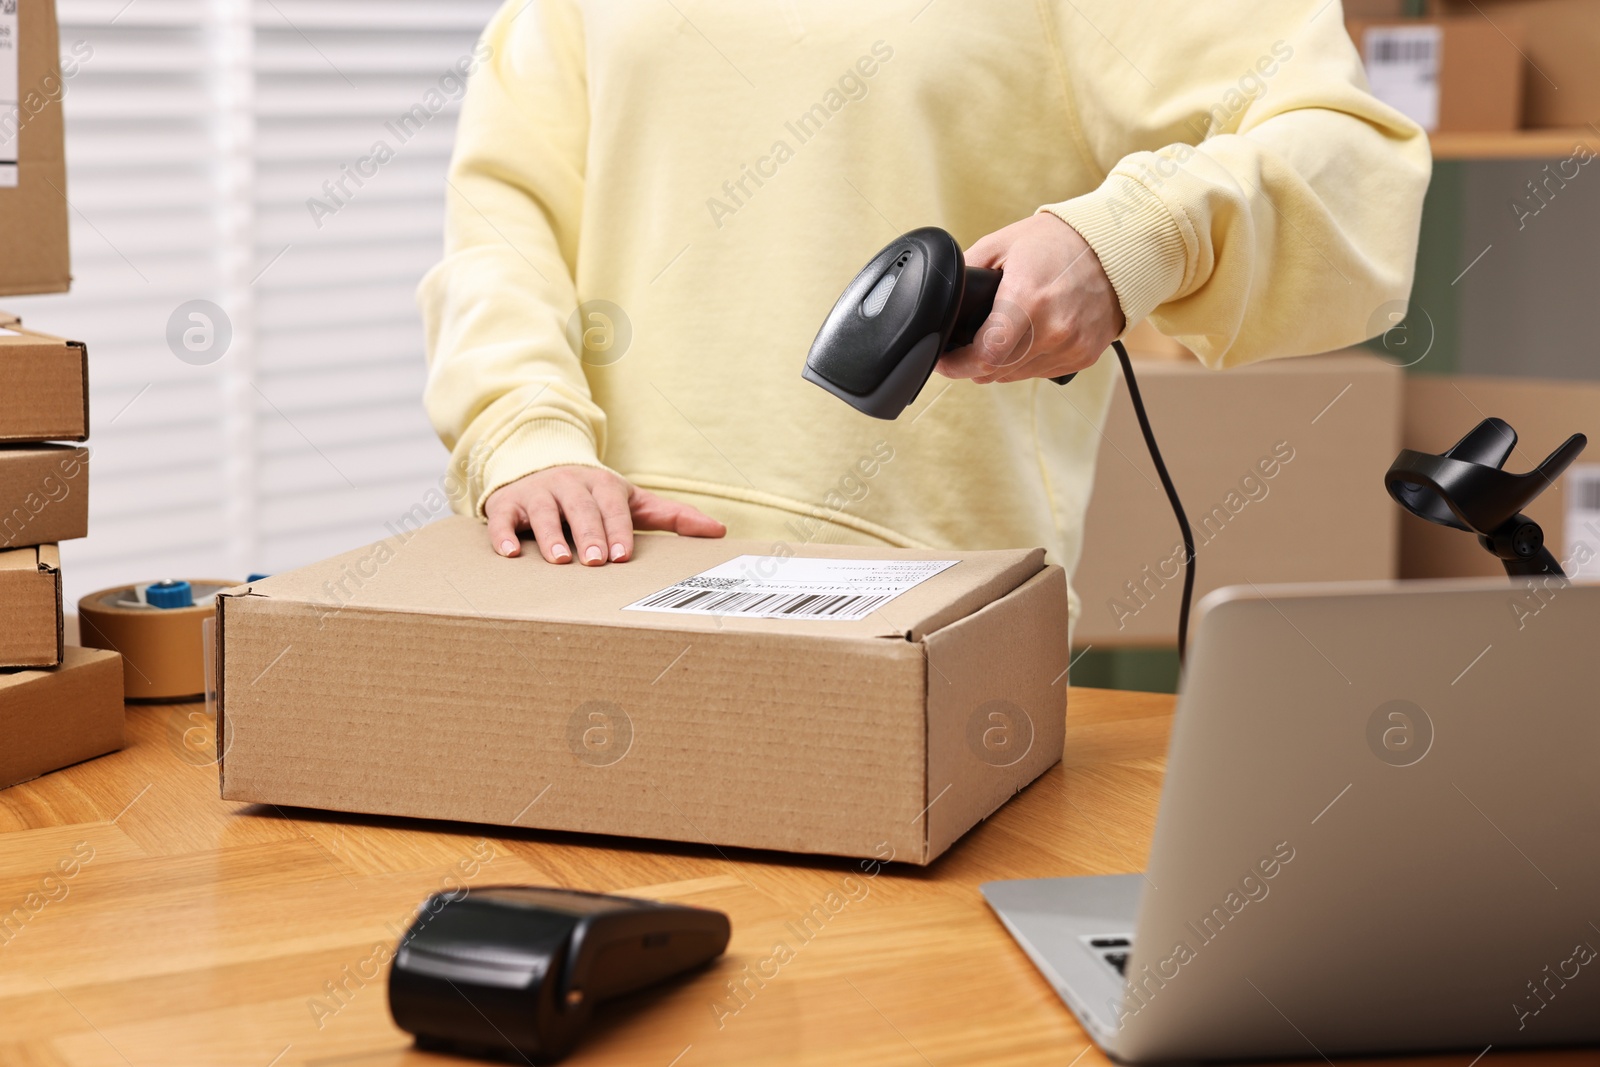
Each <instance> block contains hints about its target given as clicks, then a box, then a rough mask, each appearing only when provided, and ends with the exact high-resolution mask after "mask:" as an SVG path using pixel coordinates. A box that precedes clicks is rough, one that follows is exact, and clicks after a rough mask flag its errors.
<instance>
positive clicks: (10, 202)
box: [0, 3, 123, 788]
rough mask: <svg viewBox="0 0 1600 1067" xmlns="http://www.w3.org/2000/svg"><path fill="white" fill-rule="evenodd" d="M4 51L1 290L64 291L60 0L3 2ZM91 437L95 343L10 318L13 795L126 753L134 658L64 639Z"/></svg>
mask: <svg viewBox="0 0 1600 1067" xmlns="http://www.w3.org/2000/svg"><path fill="white" fill-rule="evenodd" d="M0 45H3V46H4V47H5V48H6V49H7V50H8V51H10V52H11V53H12V55H11V56H10V58H11V59H13V60H14V62H8V63H4V64H0V100H3V101H7V105H6V106H3V107H0V232H4V233H5V242H6V244H5V254H4V255H3V256H0V295H15V294H21V293H53V292H62V291H64V290H66V288H67V286H68V284H69V282H70V281H71V274H70V271H69V267H68V250H67V203H66V195H65V193H64V192H63V190H64V189H65V188H66V176H65V165H64V162H63V160H64V159H65V156H64V154H63V152H62V133H61V91H62V87H63V83H62V78H61V63H60V55H59V50H58V47H57V34H56V20H55V10H54V7H53V5H51V4H48V3H29V4H20V5H18V4H11V5H0ZM12 78H15V82H16V83H15V84H10V81H11V79H12ZM12 101H14V102H15V103H14V104H12V103H11V102H12ZM88 436H89V383H88V359H87V354H86V352H85V350H84V346H83V345H82V344H80V343H78V342H76V341H68V340H65V339H63V338H60V337H52V336H50V335H49V334H43V333H38V332H36V331H34V330H30V329H27V328H25V327H24V326H23V325H22V322H21V320H20V319H19V318H18V317H17V316H15V315H11V314H7V313H5V312H0V788H3V787H5V786H9V785H15V784H16V783H17V782H22V781H26V780H28V779H30V778H35V777H37V776H39V775H41V774H44V773H46V772H48V771H53V770H56V769H57V768H59V767H64V766H66V765H67V764H69V763H76V762H78V761H79V760H85V759H89V758H90V757H92V756H98V755H101V754H103V753H105V752H109V751H112V750H113V749H118V748H121V747H122V743H123V709H122V662H121V660H122V657H121V656H120V655H118V654H117V653H115V652H104V651H101V650H99V649H84V648H75V647H68V646H67V645H66V643H65V640H64V637H65V626H64V624H63V618H62V611H61V556H60V553H59V551H58V549H57V543H58V542H60V541H64V540H67V539H69V538H73V537H83V536H85V535H86V534H87V533H88V532H89V531H88V525H89V509H88V497H89V450H88V449H87V448H84V447H82V446H81V445H75V444H51V443H49V442H62V441H67V442H81V441H83V440H85V439H86V438H87V437H88Z"/></svg>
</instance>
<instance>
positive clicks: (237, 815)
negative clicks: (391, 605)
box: [0, 689, 1597, 1067]
mask: <svg viewBox="0 0 1600 1067" xmlns="http://www.w3.org/2000/svg"><path fill="white" fill-rule="evenodd" d="M1070 708H1071V713H1070V714H1069V716H1068V723H1069V728H1068V731H1067V759H1066V761H1065V762H1064V763H1063V764H1062V765H1061V766H1058V767H1056V768H1054V769H1052V770H1051V771H1050V772H1049V773H1048V774H1046V775H1045V776H1044V777H1043V778H1042V779H1040V780H1039V781H1038V782H1037V783H1036V784H1035V785H1033V786H1032V787H1030V788H1029V789H1028V790H1027V791H1026V792H1024V793H1023V794H1022V795H1020V796H1018V797H1016V798H1015V799H1014V800H1012V801H1011V802H1010V803H1009V804H1008V805H1007V806H1006V807H1005V808H1004V809H1002V810H1001V811H1000V812H998V813H997V814H996V815H995V816H994V817H993V818H991V819H990V820H989V821H988V822H987V823H985V824H983V825H982V826H979V827H978V828H977V829H975V830H973V831H972V832H971V833H970V834H968V835H967V836H966V837H965V838H964V839H963V840H962V841H961V842H959V843H958V844H957V845H956V846H955V847H954V848H953V849H952V850H951V851H950V852H949V853H948V854H947V855H946V856H944V857H943V858H942V859H941V860H940V861H939V862H938V863H936V864H935V865H934V866H933V867H931V868H929V869H924V870H919V869H915V868H900V867H890V868H886V869H884V871H883V872H882V873H881V874H878V875H877V876H876V877H874V878H864V877H862V874H861V871H860V870H859V868H858V867H857V865H856V864H855V863H852V862H850V861H846V860H830V859H818V858H805V857H795V856H790V855H785V854H779V853H761V852H748V851H739V850H729V851H728V852H727V853H724V852H722V851H719V850H717V849H714V848H708V847H697V846H689V845H671V844H660V843H655V842H649V841H634V840H626V839H617V838H600V837H586V836H581V835H573V834H557V833H540V832H533V831H513V832H508V831H506V830H504V829H501V828H498V827H476V826H464V825H460V824H451V823H426V822H407V821H402V820H394V819H378V818H366V817H359V816H347V815H338V814H330V813H321V812H312V811H304V810H287V811H279V810H277V809H275V808H271V807H267V808H261V807H254V806H241V805H238V804H233V803H228V802H224V801H222V800H220V799H218V796H217V776H216V768H215V767H214V766H213V765H211V753H210V744H211V727H210V720H208V719H207V718H206V716H205V714H204V712H203V710H202V709H200V708H199V707H197V706H195V705H179V706H172V707H165V706H156V707H149V706H147V707H130V708H129V715H128V726H129V731H128V732H129V746H128V748H127V749H126V750H125V751H123V752H120V753H117V754H114V755H111V756H106V757H103V758H101V759H98V760H93V761H90V762H89V763H85V764H81V765H79V766H76V767H71V768H68V769H67V770H64V771H60V772H58V773H56V774H52V775H47V776H46V777H44V778H42V779H39V780H38V781H35V782H31V783H28V784H25V785H21V786H17V787H15V788H12V789H8V790H4V791H0V920H3V919H4V917H5V915H6V913H8V912H10V911H11V909H13V908H15V907H19V906H22V907H23V908H24V915H25V918H24V919H23V921H22V922H21V923H20V924H18V923H17V922H16V920H15V918H14V916H15V914H16V913H12V914H13V920H12V924H13V925H12V927H10V928H7V927H4V926H0V1065H3V1067H63V1065H71V1067H91V1065H94V1067H100V1065H105V1067H186V1065H197V1067H290V1065H295V1064H307V1065H309V1064H320V1065H345V1064H348V1065H351V1067H376V1065H387V1064H407V1065H423V1064H443V1063H449V1062H456V1061H453V1060H450V1059H448V1058H446V1057H440V1056H434V1055H429V1054H424V1053H420V1052H417V1051H415V1050H413V1049H412V1048H411V1044H410V1040H409V1039H408V1037H407V1036H406V1035H405V1034H404V1033H402V1032H401V1031H399V1030H398V1029H396V1028H395V1026H394V1025H393V1023H392V1022H390V1020H389V1014H388V1007H387V1003H386V996H385V991H384V982H385V974H384V973H383V971H382V968H381V967H380V966H379V965H378V963H377V962H375V961H378V960H381V959H382V956H381V955H379V951H380V950H381V949H382V948H383V947H384V946H385V945H392V943H393V942H394V940H395V938H396V936H397V934H398V933H399V932H400V931H401V930H402V929H403V928H404V926H405V924H406V923H407V921H408V917H409V915H410V913H411V910H412V909H413V908H414V907H415V906H416V905H417V904H418V903H419V902H420V901H421V900H422V899H423V898H424V897H425V896H426V895H427V894H428V893H430V892H433V891H436V890H438V889H440V888H441V887H443V886H448V885H449V884H450V883H449V881H448V880H449V879H450V878H451V877H452V876H456V877H460V872H461V870H462V869H463V868H462V866H461V865H462V863H463V861H467V863H466V868H467V869H468V870H472V869H474V868H473V863H472V861H473V860H474V859H479V858H485V857H486V858H487V861H486V862H478V863H477V864H476V867H475V871H476V873H475V874H472V875H471V876H470V877H465V878H463V879H462V880H463V881H464V882H465V883H467V884H488V883H495V882H529V883H542V884H547V885H559V886H572V887H579V888H583V889H593V890H603V891H615V892H622V893H632V894H636V895H640V896H647V897H656V898H663V899H674V900H681V901H685V902H690V903H694V904H700V905H705V906H708V907H713V908H719V909H721V910H723V911H726V912H727V913H728V914H729V915H730V916H731V917H732V919H733V931H734V933H733V942H732V944H731V945H730V947H729V950H728V954H727V955H726V956H725V957H724V958H723V959H722V960H721V961H720V962H719V963H718V965H717V966H715V967H714V968H713V969H711V970H709V971H707V972H704V973H702V974H700V975H699V976H697V977H695V978H694V979H693V980H691V981H688V982H684V983H681V984H677V985H670V986H668V987H665V988H663V989H661V990H659V991H656V992H653V993H648V994H643V995H641V996H639V997H637V998H634V999H633V1000H632V1001H630V1002H627V1003H625V1004H624V1005H622V1006H620V1007H617V1008H614V1009H611V1010H609V1011H606V1012H604V1013H603V1014H602V1015H601V1016H600V1017H599V1018H598V1019H597V1021H596V1025H595V1027H594V1029H593V1030H592V1032H591V1036H590V1038H589V1039H588V1040H587V1041H586V1042H585V1043H584V1044H582V1045H581V1046H580V1047H579V1049H578V1051H577V1052H576V1053H575V1054H574V1055H573V1056H572V1057H571V1058H570V1059H569V1060H568V1061H567V1062H569V1063H572V1064H600V1063H604V1064H639V1065H646V1067H698V1065H702V1064H758V1063H785V1064H788V1063H794V1064H827V1065H830V1067H832V1065H838V1064H857V1063H859V1064H874V1065H899V1064H904V1065H908V1067H919V1065H939V1067H944V1065H948V1064H985V1065H1005V1064H1060V1065H1068V1064H1083V1065H1091V1064H1104V1063H1106V1062H1108V1061H1107V1060H1106V1059H1105V1057H1104V1056H1102V1055H1101V1053H1100V1052H1099V1050H1098V1049H1095V1048H1093V1047H1091V1046H1090V1045H1089V1042H1088V1040H1087V1039H1086V1038H1085V1037H1084V1034H1083V1031H1082V1030H1080V1029H1079V1028H1078V1026H1077V1025H1076V1023H1075V1022H1074V1020H1073V1018H1072V1016H1071V1015H1070V1014H1068V1012H1067V1010H1066V1009H1065V1008H1064V1007H1063V1006H1062V1004H1061V1002H1060V1001H1059V1000H1058V999H1057V998H1056V995H1055V994H1054V992H1052V991H1051V989H1050V987H1049V986H1048V985H1046V983H1045V982H1044V980H1043V979H1042V978H1041V977H1040V976H1039V975H1038V973H1037V972H1036V971H1035V970H1034V969H1033V966H1032V965H1031V964H1030V963H1029V962H1028V961H1027V959H1026V958H1025V957H1024V956H1023V954H1022V952H1021V951H1020V950H1019V949H1018V948H1017V947H1016V945H1015V944H1013V943H1012V941H1011V939H1010V938H1009V937H1008V936H1007V935H1006V933H1005V932H1004V930H1003V929H1002V928H1001V926H1000V924H999V923H998V922H997V921H996V920H995V918H994V917H993V915H992V914H990V912H989V910H988V907H987V906H986V905H985V904H984V902H983V899H982V898H981V896H980V895H979V893H978V889H977V887H978V885H979V883H981V882H984V881H988V880H991V879H995V878H1026V877H1043V876H1051V875H1070V874H1089V873H1098V872H1112V871H1135V870H1138V869H1139V868H1140V867H1141V866H1142V864H1143V863H1144V860H1145V854H1146V851H1147V849H1148V847H1149V843H1150V835H1151V830H1152V828H1153V825H1154V821H1155V812H1156V803H1157V799H1158V791H1159V788H1160V785H1161V775H1162V769H1163V754H1164V752H1165V749H1166V740H1167V733H1168V728H1169V726H1170V722H1171V708H1172V700H1171V698H1170V697H1165V696H1154V695H1149V694H1141V693H1118V692H1111V691H1105V690H1090V689H1074V690H1073V691H1072V694H1071V698H1070ZM90 850H92V852H91V851H90ZM86 856H87V857H90V858H88V859H87V862H80V863H78V864H77V866H76V867H75V868H72V864H71V863H70V862H69V864H68V867H69V868H72V869H75V871H76V873H75V874H74V875H73V876H72V877H70V878H63V877H60V876H55V877H52V878H51V879H50V880H49V881H46V875H47V874H49V873H50V872H52V871H54V870H56V869H57V864H58V862H59V861H61V860H63V859H66V860H72V859H74V858H76V859H79V860H82V859H83V858H84V857H86ZM852 880H853V881H852ZM830 892H839V893H841V895H843V896H846V897H849V898H850V899H849V901H848V903H847V904H846V905H845V906H844V907H843V908H842V909H841V910H840V911H839V912H838V913H837V914H835V915H833V916H832V918H831V919H829V920H828V922H827V924H826V925H825V926H824V927H823V928H822V930H821V932H820V933H817V934H816V935H815V936H814V937H813V938H812V939H811V940H810V941H801V940H800V939H798V938H797V937H796V936H795V934H794V931H793V928H792V927H790V926H789V924H790V923H792V922H794V923H797V921H798V919H799V918H800V916H802V915H804V914H806V913H808V912H810V911H811V910H812V908H813V906H814V905H816V904H817V903H819V902H821V901H822V900H823V899H824V898H825V897H826V896H827V895H828V894H829V893H830ZM30 894H39V896H37V897H34V898H32V901H31V904H25V903H24V902H25V901H28V899H29V895H30ZM41 901H42V902H43V903H42V905H41ZM30 908H31V909H33V910H30ZM779 941H783V942H785V943H786V944H787V945H788V946H789V948H790V949H791V950H792V952H793V956H792V958H790V959H789V960H788V962H787V963H785V964H783V965H782V966H781V967H780V968H779V970H778V973H777V974H776V976H775V977H772V978H770V979H766V980H765V981H763V982H759V983H758V982H757V981H756V980H750V981H748V982H746V983H745V992H744V994H743V997H742V999H737V998H735V997H734V996H733V995H732V994H731V993H730V991H729V989H730V986H729V983H730V982H732V981H734V980H736V979H739V978H741V977H742V975H743V974H744V973H745V971H744V968H745V967H746V966H747V965H750V964H753V963H756V962H757V961H760V960H762V959H764V958H766V957H769V956H771V955H772V949H773V946H774V944H775V943H776V942H779ZM766 970H767V973H769V974H770V973H771V967H770V966H769V967H767V968H766ZM1308 1053H1309V1050H1308ZM1535 1058H1538V1059H1539V1061H1540V1062H1541V1063H1542V1064H1561V1065H1563V1067H1564V1065H1567V1064H1578V1063H1588V1064H1593V1063H1595V1062H1596V1059H1597V1057H1596V1054H1595V1053H1570V1054H1562V1055H1556V1056H1545V1057H1529V1056H1524V1057H1517V1056H1501V1055H1498V1054H1495V1053H1491V1054H1490V1056H1488V1057H1486V1058H1485V1060H1484V1062H1483V1067H1497V1065H1500V1064H1504V1063H1508V1062H1523V1061H1526V1062H1532V1061H1533V1059H1535ZM1468 1059H1470V1057H1462V1056H1448V1057H1435V1058H1430V1059H1426V1060H1411V1061H1406V1062H1408V1063H1412V1064H1429V1065H1435V1064H1436V1065H1439V1067H1443V1065H1445V1064H1449V1065H1452V1067H1467V1060H1468ZM1318 1062H1321V1061H1318Z"/></svg>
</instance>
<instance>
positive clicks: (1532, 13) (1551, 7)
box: [1432, 0, 1600, 137]
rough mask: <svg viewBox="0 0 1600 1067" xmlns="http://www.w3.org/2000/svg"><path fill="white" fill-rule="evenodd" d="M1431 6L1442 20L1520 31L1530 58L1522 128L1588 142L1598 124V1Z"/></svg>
mask: <svg viewBox="0 0 1600 1067" xmlns="http://www.w3.org/2000/svg"><path fill="white" fill-rule="evenodd" d="M1432 6H1433V8H1434V9H1435V10H1437V11H1438V12H1439V13H1440V14H1450V15H1460V16H1462V17H1469V16H1470V17H1472V18H1476V19H1479V20H1480V21H1484V22H1486V23H1490V24H1493V25H1495V26H1499V27H1501V28H1505V27H1506V26H1507V25H1516V26H1517V27H1519V29H1520V35H1519V37H1518V40H1519V46H1520V47H1521V48H1522V50H1523V52H1525V53H1526V54H1527V57H1528V62H1527V66H1526V69H1525V70H1524V72H1523V86H1524V105H1523V123H1524V125H1526V126H1530V127H1535V128H1543V129H1574V130H1580V131H1582V132H1583V136H1585V137H1587V136H1588V135H1589V134H1590V133H1592V132H1593V131H1592V130H1590V129H1589V124H1590V123H1596V124H1600V63H1597V62H1595V59H1596V57H1597V56H1600V0H1473V2H1471V3H1469V2H1467V0H1434V3H1433V5H1432ZM1507 32H1510V31H1507Z"/></svg>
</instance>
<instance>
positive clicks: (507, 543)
mask: <svg viewBox="0 0 1600 1067" xmlns="http://www.w3.org/2000/svg"><path fill="white" fill-rule="evenodd" d="M516 550H517V543H516V542H515V541H513V540H511V539H510V538H509V537H508V538H506V539H505V540H504V541H501V542H500V554H501V555H502V556H509V555H511V553H513V552H515V551H516Z"/></svg>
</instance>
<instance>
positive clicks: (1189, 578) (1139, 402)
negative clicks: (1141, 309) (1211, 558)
mask: <svg viewBox="0 0 1600 1067" xmlns="http://www.w3.org/2000/svg"><path fill="white" fill-rule="evenodd" d="M1111 347H1112V348H1115V349H1116V350H1117V360H1118V361H1119V362H1120V363H1121V364H1122V377H1123V380H1124V381H1126V382H1127V383H1128V399H1129V400H1131V401H1133V413H1134V415H1135V416H1137V417H1138V419H1139V432H1140V433H1141V434H1143V435H1144V446H1145V448H1147V449H1149V451H1150V462H1152V463H1154V464H1155V467H1156V474H1158V475H1160V477H1161V488H1163V489H1165V490H1166V491H1167V503H1169V504H1171V505H1172V515H1173V517H1174V518H1176V519H1177V520H1178V532H1179V533H1181V534H1182V535H1183V600H1182V601H1181V602H1180V603H1179V604H1178V666H1179V667H1182V666H1183V664H1184V659H1185V653H1186V652H1187V651H1188V646H1189V603H1190V601H1191V600H1192V599H1193V597H1194V531H1193V530H1191V529H1190V528H1189V516H1188V515H1187V514H1185V513H1184V510H1183V501H1182V500H1179V499H1178V489H1177V487H1176V486H1174V485H1173V484H1172V475H1171V474H1168V473H1167V462H1166V460H1164V459H1162V458H1161V446H1160V445H1158V444H1156V435H1155V431H1153V430H1152V429H1150V416H1149V415H1148V414H1147V413H1146V412H1145V410H1144V396H1143V395H1142V394H1141V393H1140V392H1139V379H1138V378H1137V377H1135V376H1134V373H1133V361H1132V360H1131V359H1129V358H1128V350H1127V348H1125V347H1124V346H1123V344H1122V342H1121V341H1112V342H1111Z"/></svg>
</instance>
